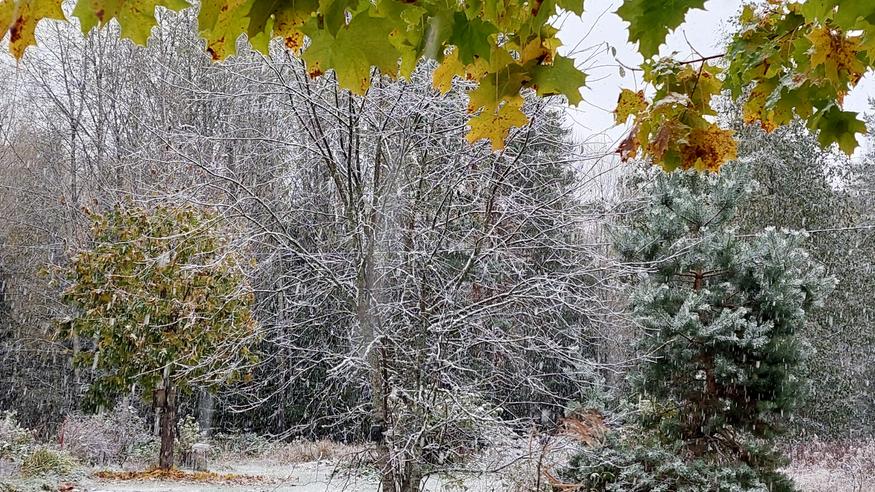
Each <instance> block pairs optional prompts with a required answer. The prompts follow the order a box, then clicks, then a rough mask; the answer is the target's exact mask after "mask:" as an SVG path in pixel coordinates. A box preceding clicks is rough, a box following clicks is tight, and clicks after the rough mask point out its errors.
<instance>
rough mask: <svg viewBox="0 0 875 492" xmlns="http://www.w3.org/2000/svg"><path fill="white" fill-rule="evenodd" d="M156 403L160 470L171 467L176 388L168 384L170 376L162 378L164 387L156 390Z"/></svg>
mask: <svg viewBox="0 0 875 492" xmlns="http://www.w3.org/2000/svg"><path fill="white" fill-rule="evenodd" d="M156 403H157V404H158V405H157V407H158V410H159V411H160V412H161V417H160V426H161V454H159V455H158V467H159V468H161V469H162V470H169V469H171V468H173V441H174V438H175V437H176V436H175V430H176V390H175V389H174V388H173V387H172V386H171V384H170V378H164V387H163V388H160V389H158V390H157V391H156Z"/></svg>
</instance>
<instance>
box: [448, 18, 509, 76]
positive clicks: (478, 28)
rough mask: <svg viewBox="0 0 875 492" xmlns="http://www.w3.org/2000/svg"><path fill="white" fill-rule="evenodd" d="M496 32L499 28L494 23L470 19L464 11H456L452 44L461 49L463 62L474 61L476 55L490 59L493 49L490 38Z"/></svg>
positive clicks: (451, 38) (460, 56) (451, 36)
mask: <svg viewBox="0 0 875 492" xmlns="http://www.w3.org/2000/svg"><path fill="white" fill-rule="evenodd" d="M496 32H498V29H496V28H495V26H493V25H492V24H490V23H488V22H483V21H482V20H480V19H469V18H468V17H467V16H466V15H465V13H464V12H456V14H455V16H454V17H453V31H452V34H451V35H450V44H453V45H455V46H456V48H457V49H458V50H459V59H460V60H462V63H465V64H468V63H472V62H473V61H474V59H475V57H479V58H485V59H489V54H490V53H491V51H492V40H491V39H490V38H491V36H492V35H493V34H495V33H496Z"/></svg>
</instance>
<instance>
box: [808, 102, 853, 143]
mask: <svg viewBox="0 0 875 492" xmlns="http://www.w3.org/2000/svg"><path fill="white" fill-rule="evenodd" d="M808 126H809V128H811V129H816V130H818V133H817V140H818V142H820V145H823V146H824V147H826V146H828V145H831V144H833V143H836V144H838V146H839V148H840V149H842V151H843V152H844V153H845V154H848V155H851V154H853V153H854V150H855V149H856V148H857V145H858V144H857V135H856V134H857V133H866V124H865V123H863V122H862V121H860V119H859V118H857V113H854V112H853V111H842V110H841V108H839V107H838V106H837V105H835V104H830V105H829V106H828V107H826V108H824V109H823V110H821V111H820V112H818V113H817V114H816V115H814V117H813V118H812V119H811V120H809V122H808Z"/></svg>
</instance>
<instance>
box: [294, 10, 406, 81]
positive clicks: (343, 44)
mask: <svg viewBox="0 0 875 492" xmlns="http://www.w3.org/2000/svg"><path fill="white" fill-rule="evenodd" d="M392 31H393V24H392V22H391V21H390V20H388V19H385V18H381V17H371V16H370V15H368V13H367V12H362V13H360V14H358V15H356V16H355V17H353V18H352V20H351V21H350V23H349V25H347V26H346V27H343V28H341V29H340V31H338V33H337V36H336V37H335V36H332V35H331V34H330V33H329V32H328V31H326V30H324V29H318V28H313V27H312V26H310V27H308V28H307V29H306V32H307V35H308V36H309V37H310V46H309V47H308V48H307V50H306V51H304V55H303V57H302V58H303V59H304V62H305V63H306V64H307V71H308V73H309V74H310V75H311V76H317V75H320V74H322V73H325V72H326V71H327V70H328V69H334V72H335V74H336V76H337V81H338V83H340V85H341V86H342V87H343V88H345V89H349V90H350V91H352V92H354V93H356V94H364V93H365V92H366V91H367V90H368V88H369V87H370V85H371V66H375V67H377V68H378V69H379V70H380V71H381V72H383V73H385V74H388V75H393V76H394V75H396V74H397V73H398V60H399V58H400V56H401V53H400V52H399V51H398V49H397V48H395V46H394V45H393V44H392V42H391V41H390V36H391V34H392Z"/></svg>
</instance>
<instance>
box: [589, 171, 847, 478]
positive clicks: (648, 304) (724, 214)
mask: <svg viewBox="0 0 875 492" xmlns="http://www.w3.org/2000/svg"><path fill="white" fill-rule="evenodd" d="M747 174H748V173H747V172H745V169H744V168H742V167H738V166H733V167H727V168H724V170H723V171H722V173H721V174H720V175H706V174H696V173H690V172H675V173H671V174H664V175H658V176H655V177H654V178H653V179H652V180H651V181H649V182H646V183H645V184H644V192H645V196H646V197H647V199H646V203H645V204H644V206H643V207H642V208H641V209H640V210H638V211H636V212H635V213H632V214H630V219H629V222H628V224H626V227H625V228H624V229H623V231H622V232H621V233H619V234H618V239H617V241H616V247H617V250H618V252H619V253H620V255H621V256H622V257H623V258H624V259H625V260H626V261H629V262H633V263H637V264H639V265H640V266H642V267H644V268H645V269H646V275H644V277H643V278H642V280H641V281H640V282H639V283H638V284H637V285H636V286H635V288H634V293H633V295H632V298H631V305H632V310H633V315H634V318H635V319H636V321H637V322H638V324H639V325H640V327H641V328H642V329H643V330H644V336H643V337H642V339H641V341H640V349H641V350H642V353H643V354H644V356H645V357H644V360H645V363H644V364H643V365H642V367H641V368H640V371H639V372H638V373H637V374H636V375H635V376H634V377H633V387H634V388H635V389H636V393H637V394H638V396H639V409H638V410H639V412H638V413H637V418H636V420H635V422H634V423H632V424H631V425H630V428H632V429H634V430H635V431H634V432H631V433H630V432H628V431H629V429H626V432H625V433H624V434H625V437H622V438H618V437H617V436H614V437H611V438H609V439H608V440H607V441H606V445H605V446H603V447H602V448H601V449H599V450H597V451H595V452H592V451H591V452H585V453H584V454H583V455H581V456H579V457H578V458H577V459H576V460H575V461H574V463H573V466H572V468H573V469H574V472H573V473H572V475H574V477H575V478H576V479H578V480H583V481H584V483H589V484H591V485H595V484H592V483H591V482H592V480H594V479H593V478H591V477H599V478H597V479H595V480H598V481H600V484H601V485H599V486H597V487H596V490H717V491H723V490H770V491H778V490H792V489H793V488H792V483H791V482H790V481H789V479H787V478H786V477H784V476H783V475H781V474H780V473H779V472H778V471H777V469H778V468H779V467H780V466H781V464H782V463H783V459H782V458H781V455H780V453H778V452H777V451H776V450H775V449H774V447H773V446H772V445H771V443H770V438H772V437H773V436H775V435H776V434H777V433H779V432H780V430H781V428H782V425H781V424H782V422H783V421H784V420H785V418H786V417H787V416H788V414H789V412H791V411H792V410H793V407H794V404H795V403H796V400H797V396H798V394H799V390H800V386H801V384H800V378H798V372H797V365H798V363H799V362H800V360H802V358H803V356H804V354H805V352H806V350H805V343H804V342H803V340H802V339H801V337H800V336H799V333H798V332H799V330H800V328H801V327H802V325H803V323H804V321H805V318H806V315H807V314H808V312H809V310H810V309H811V308H813V307H815V306H816V305H818V304H819V303H820V302H821V300H822V299H823V297H824V295H825V294H827V293H828V292H829V290H830V289H831V288H832V286H833V284H834V281H833V280H832V279H831V278H828V277H826V276H825V275H824V270H823V268H822V267H820V266H819V265H818V264H816V262H814V261H813V260H812V259H811V258H810V257H809V255H808V253H807V252H806V251H805V249H804V248H803V243H804V242H805V239H806V236H805V235H804V234H802V233H796V232H788V231H777V230H774V229H766V230H764V231H762V232H761V233H758V234H749V235H741V234H737V233H736V231H735V229H734V227H733V220H734V218H735V216H736V213H737V211H738V207H739V204H740V203H741V201H742V199H743V198H744V197H746V196H747V195H748V193H749V192H750V191H751V188H752V182H751V180H750V178H749V177H748V175H747ZM606 467H607V468H606ZM611 467H613V468H611ZM633 484H634V485H633ZM647 484H650V485H647ZM666 484H673V485H670V486H668V488H659V487H665V486H666ZM599 487H601V488H599ZM673 487H675V488H673Z"/></svg>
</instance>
